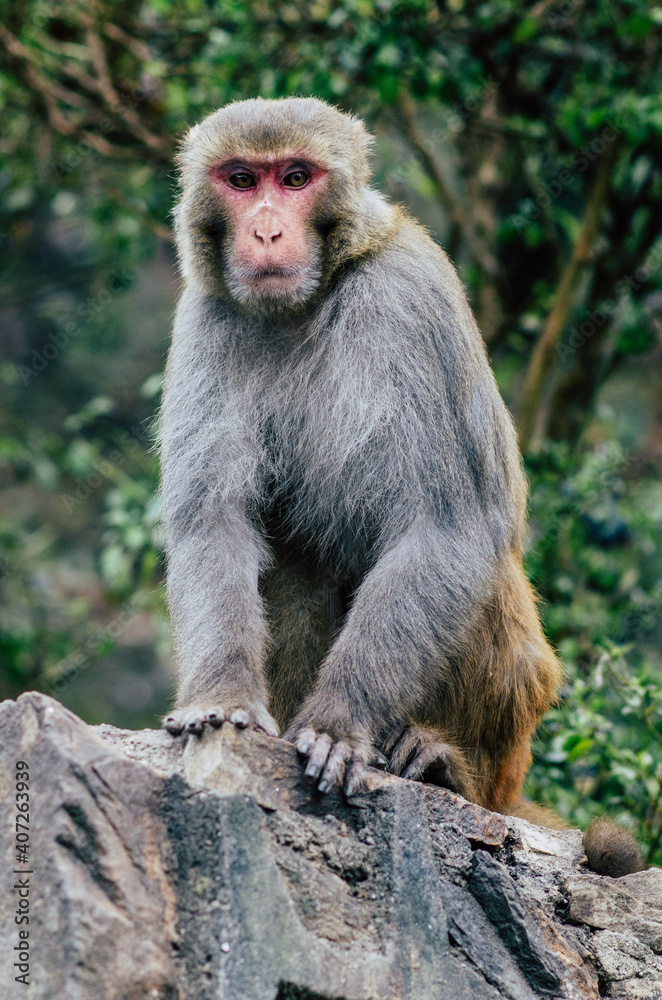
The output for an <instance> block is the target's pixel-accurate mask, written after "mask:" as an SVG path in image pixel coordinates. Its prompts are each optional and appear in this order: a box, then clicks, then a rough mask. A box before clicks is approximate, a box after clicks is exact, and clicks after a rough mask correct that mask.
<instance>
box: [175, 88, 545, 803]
mask: <svg viewBox="0 0 662 1000" xmlns="http://www.w3.org/2000/svg"><path fill="white" fill-rule="evenodd" d="M370 144H371V140H370V138H369V136H368V134H367V133H366V131H365V128H364V126H363V124H362V123H361V122H360V121H358V120H357V119H356V118H353V117H351V116H349V115H347V114H343V113H341V112H340V111H338V110H336V109H335V108H333V107H330V106H328V105H326V104H324V103H323V102H321V101H318V100H313V99H298V98H288V99H285V100H280V101H267V100H251V101H242V102H238V103H235V104H230V105H228V106H227V107H224V108H221V109H220V110H219V111H217V112H215V113H214V114H212V115H210V116H209V117H208V118H207V119H206V120H205V121H203V122H202V124H200V125H197V126H196V127H195V128H193V129H192V130H191V131H190V132H189V133H188V135H187V137H186V139H185V141H184V144H183V148H182V150H181V153H180V156H179V164H180V168H181V183H182V195H181V200H180V202H179V205H178V207H177V210H176V233H177V242H178V247H179V253H180V259H181V267H182V271H183V275H184V281H185V287H184V291H183V294H182V297H181V301H180V303H179V307H178V310H177V317H176V320H175V330H174V340H173V344H172V349H171V353H170V358H169V361H168V368H167V378H166V388H165V397H164V401H163V410H162V416H161V442H162V458H163V504H164V516H165V522H166V526H167V531H168V563H169V570H168V599H169V604H170V610H171V615H172V622H173V627H174V635H175V642H176V648H177V653H178V658H179V669H180V679H179V687H178V694H177V708H176V709H175V710H174V711H173V712H172V713H170V714H169V715H168V717H167V718H166V719H165V720H164V725H165V727H166V728H167V729H168V730H169V731H170V732H171V733H173V734H179V733H181V732H182V731H185V732H189V733H194V734H199V733H200V732H201V731H202V730H203V727H205V726H215V727H218V726H220V725H221V724H222V723H223V722H224V721H225V720H229V721H230V722H231V723H233V724H234V725H236V726H240V727H246V726H252V727H255V729H257V730H259V731H261V732H263V733H268V734H271V735H273V736H276V735H278V733H279V732H283V733H284V736H285V739H287V740H290V741H291V742H292V743H294V744H295V745H296V746H297V748H298V750H299V752H300V754H301V756H302V757H303V758H305V759H306V765H305V773H306V774H307V775H308V776H309V778H311V779H313V781H314V783H315V784H316V787H317V789H318V790H319V791H320V792H327V791H328V790H329V789H331V788H332V787H334V786H342V787H343V788H344V790H345V793H346V794H347V795H349V796H351V795H352V794H353V793H355V792H356V791H357V790H358V789H359V787H360V786H361V782H362V777H363V775H364V773H365V768H366V766H367V765H369V764H370V763H371V762H374V761H376V760H380V759H381V758H384V759H385V762H386V764H387V766H388V768H389V770H390V771H392V772H393V773H395V774H399V775H403V776H404V777H406V778H419V779H424V780H427V781H432V782H435V783H437V784H439V785H443V786H445V787H447V788H450V789H453V790H454V791H456V792H459V793H461V794H462V795H464V796H466V797H467V798H468V799H471V800H473V801H474V802H478V803H480V804H481V805H483V806H486V807H487V808H489V809H494V810H498V811H500V812H505V813H510V812H517V811H518V808H519V803H520V794H521V788H522V782H523V780H524V776H525V774H526V771H527V768H528V767H529V762H530V742H531V736H532V734H533V731H534V729H535V727H536V724H537V722H538V720H539V719H540V717H541V715H542V714H543V712H545V711H546V710H547V709H548V708H549V706H550V705H551V704H552V702H553V700H554V697H555V693H556V691H557V688H558V685H559V682H560V676H561V672H560V668H559V664H558V661H557V659H556V657H555V655H554V653H553V652H552V650H551V649H550V647H549V646H548V644H547V642H546V641H545V639H544V637H543V634H542V630H541V627H540V622H539V619H538V614H537V611H536V603H535V599H534V596H533V593H532V591H531V587H530V586H529V584H528V582H527V580H526V578H525V576H524V573H523V570H522V529H523V523H524V508H525V483H524V478H523V474H522V469H521V461H520V455H519V450H518V446H517V441H516V436H515V431H514V429H513V424H512V422H511V419H510V416H509V415H508V412H507V410H506V408H505V406H504V404H503V402H502V400H501V397H500V396H499V392H498V390H497V387H496V383H495V381H494V377H493V375H492V372H491V370H490V367H489V364H488V361H487V357H486V352H485V348H484V346H483V342H482V340H481V337H480V334H479V332H478V329H477V327H476V324H475V322H474V319H473V316H472V314H471V310H470V308H469V305H468V303H467V300H466V297H465V294H464V291H463V288H462V285H461V284H460V281H459V279H458V277H457V275H456V273H455V271H454V269H453V266H452V265H451V263H450V262H449V260H448V258H447V257H446V255H445V254H444V253H443V251H442V250H441V249H439V247H438V246H436V244H435V243H433V241H432V240H431V239H430V237H429V236H428V235H427V233H426V232H425V231H424V230H423V229H422V228H421V227H420V226H419V225H417V223H416V222H414V221H413V220H412V219H411V218H410V217H409V216H408V215H407V214H406V213H405V212H404V211H403V210H402V209H400V208H397V207H394V206H392V205H389V204H388V203H387V202H386V200H385V199H384V198H383V197H382V196H381V195H380V194H378V193H377V192H376V191H374V190H372V189H371V188H370V187H369V186H368V183H369V169H368V153H369V150H370Z"/></svg>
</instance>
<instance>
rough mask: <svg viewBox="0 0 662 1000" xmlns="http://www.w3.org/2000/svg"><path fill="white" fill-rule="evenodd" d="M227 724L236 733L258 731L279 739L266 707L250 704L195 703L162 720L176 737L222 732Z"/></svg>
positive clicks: (175, 711) (178, 709)
mask: <svg viewBox="0 0 662 1000" xmlns="http://www.w3.org/2000/svg"><path fill="white" fill-rule="evenodd" d="M224 722H231V723H232V724H233V725H234V726H236V727H237V729H249V728H250V729H256V730H257V731H258V732H259V733H265V734H266V735H267V736H278V726H277V725H276V722H275V720H274V719H273V718H272V717H271V715H270V714H269V712H268V711H267V709H266V708H265V707H264V705H262V704H261V703H260V702H250V701H248V700H246V701H245V702H243V703H242V704H241V705H236V706H235V705H227V704H226V705H221V704H218V703H217V702H215V701H210V702H208V703H201V702H195V703H192V704H190V705H186V706H185V707H184V708H177V709H175V710H174V711H172V712H169V713H168V715H166V717H165V718H164V720H163V728H164V729H167V730H168V732H169V733H172V735H173V736H179V735H180V734H181V733H193V734H194V735H196V736H199V735H200V733H202V731H203V729H204V728H205V726H210V727H211V728H212V729H220V728H221V726H222V725H223V723H224Z"/></svg>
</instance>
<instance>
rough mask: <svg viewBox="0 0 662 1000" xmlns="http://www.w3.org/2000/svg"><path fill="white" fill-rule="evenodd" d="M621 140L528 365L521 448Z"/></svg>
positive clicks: (608, 154)
mask: <svg viewBox="0 0 662 1000" xmlns="http://www.w3.org/2000/svg"><path fill="white" fill-rule="evenodd" d="M619 150H620V144H619V142H618V140H616V141H614V142H613V143H612V144H611V146H609V147H608V149H607V150H606V151H605V153H604V155H603V158H602V160H601V162H600V164H599V166H598V170H597V173H596V176H595V181H594V183H593V187H592V189H591V193H590V195H589V198H588V202H587V205H586V211H585V212H584V218H583V220H582V225H581V229H580V231H579V236H578V237H577V241H576V243H575V245H574V248H573V251H572V255H571V257H570V260H569V261H568V263H567V264H566V265H565V268H564V270H563V274H562V275H561V280H560V282H559V286H558V289H557V292H556V296H555V298H554V304H553V305H552V308H551V311H550V313H549V316H548V317H547V322H546V323H545V327H544V329H543V332H542V336H541V337H540V340H539V341H538V343H537V344H536V346H535V348H534V350H533V354H532V355H531V360H530V361H529V366H528V368H527V372H526V377H525V379H524V386H523V388H522V395H521V399H520V406H519V418H518V425H519V436H520V446H521V448H522V451H527V450H528V449H529V447H530V446H531V442H532V439H533V435H534V431H535V427H536V416H537V413H538V407H539V405H540V403H541V402H542V398H543V395H544V393H543V389H544V385H545V382H546V380H547V377H548V375H549V372H550V370H551V369H552V367H553V361H554V352H555V350H556V347H557V345H558V343H559V341H560V339H561V335H562V333H563V330H564V328H565V324H566V321H567V319H568V315H569V313H570V310H571V309H572V305H573V302H574V294H575V292H576V288H577V282H578V280H579V277H580V274H581V271H582V268H583V267H584V266H585V265H586V264H587V263H588V262H589V261H590V259H591V255H592V252H593V246H594V244H595V240H596V237H597V235H598V230H599V228H600V221H601V218H602V212H603V209H604V207H605V203H606V201H607V195H608V193H609V186H610V182H611V176H612V173H613V169H614V165H615V163H616V159H617V157H618V153H619Z"/></svg>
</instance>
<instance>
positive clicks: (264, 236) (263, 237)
mask: <svg viewBox="0 0 662 1000" xmlns="http://www.w3.org/2000/svg"><path fill="white" fill-rule="evenodd" d="M253 235H254V236H255V239H256V240H259V242H260V243H262V244H265V243H266V244H267V246H269V245H270V244H271V243H275V241H276V240H277V239H278V238H279V236H282V235H283V234H282V233H281V232H277V233H269V230H266V231H265V232H260V231H259V230H258V229H256V230H255V232H254V234H253Z"/></svg>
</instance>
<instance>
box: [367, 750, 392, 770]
mask: <svg viewBox="0 0 662 1000" xmlns="http://www.w3.org/2000/svg"><path fill="white" fill-rule="evenodd" d="M370 766H371V767H378V768H379V769H380V771H383V770H384V768H385V767H388V761H387V759H386V757H385V756H384V754H383V753H375V755H374V757H373V758H372V760H371V761H370Z"/></svg>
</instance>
